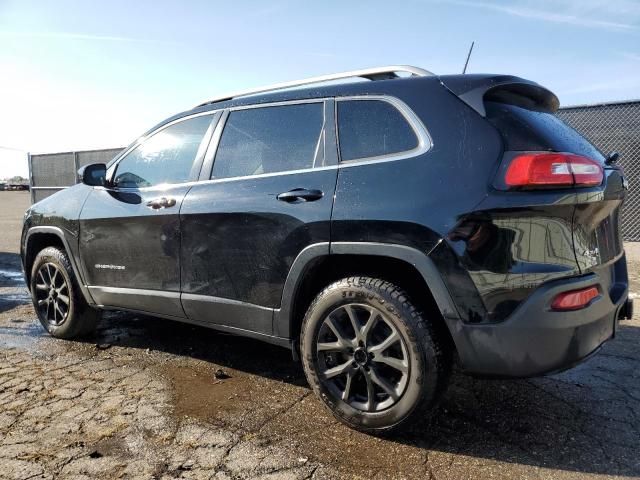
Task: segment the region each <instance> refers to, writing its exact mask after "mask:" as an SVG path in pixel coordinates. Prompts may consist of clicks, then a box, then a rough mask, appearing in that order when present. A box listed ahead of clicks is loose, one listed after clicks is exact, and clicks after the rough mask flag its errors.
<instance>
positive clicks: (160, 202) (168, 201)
mask: <svg viewBox="0 0 640 480" xmlns="http://www.w3.org/2000/svg"><path fill="white" fill-rule="evenodd" d="M175 204H176V199H175V198H171V197H168V198H167V197H160V198H154V199H153V200H149V201H148V202H147V207H149V208H151V209H153V210H160V209H161V208H170V207H173V206H174V205H175Z"/></svg>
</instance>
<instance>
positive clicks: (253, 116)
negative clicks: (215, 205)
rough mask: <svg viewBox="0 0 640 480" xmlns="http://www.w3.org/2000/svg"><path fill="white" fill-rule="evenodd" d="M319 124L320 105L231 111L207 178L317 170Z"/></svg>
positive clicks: (320, 159) (320, 119)
mask: <svg viewBox="0 0 640 480" xmlns="http://www.w3.org/2000/svg"><path fill="white" fill-rule="evenodd" d="M323 124H324V104H323V103H319V102H315V103H303V104H294V105H284V106H277V107H258V108H250V109H246V110H236V111H232V112H231V113H230V114H229V117H228V119H227V122H226V124H225V126H224V130H223V132H222V138H221V139H220V145H219V146H218V151H217V152H216V157H215V161H214V164H213V172H212V177H211V178H229V177H244V176H248V175H259V174H263V173H275V172H284V171H287V170H299V169H305V168H312V167H314V166H320V165H321V164H322V158H321V157H322V155H323V152H324V149H323V148H322V139H323V136H322V127H323Z"/></svg>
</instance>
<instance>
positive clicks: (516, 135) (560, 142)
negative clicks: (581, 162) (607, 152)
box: [485, 102, 604, 162]
mask: <svg viewBox="0 0 640 480" xmlns="http://www.w3.org/2000/svg"><path fill="white" fill-rule="evenodd" d="M485 109H486V112H487V120H489V121H490V122H491V123H492V124H493V125H494V126H495V127H496V128H497V129H498V130H499V131H500V134H501V135H502V138H503V140H504V143H505V149H506V150H510V151H523V150H552V151H555V152H569V153H575V154H577V155H583V156H585V157H589V158H592V159H594V160H598V161H601V162H604V157H603V155H602V153H601V152H600V151H599V150H598V149H597V148H596V147H594V146H593V145H591V144H590V143H589V142H588V141H587V140H586V139H585V138H584V137H583V136H582V135H580V134H579V133H578V132H576V131H575V130H574V129H573V128H571V127H569V126H568V125H567V124H566V123H564V122H563V121H562V120H560V119H559V118H558V117H556V116H555V115H553V114H552V113H548V112H542V111H536V110H528V109H526V108H522V107H517V106H515V105H509V104H506V103H498V102H485Z"/></svg>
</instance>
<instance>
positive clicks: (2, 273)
mask: <svg viewBox="0 0 640 480" xmlns="http://www.w3.org/2000/svg"><path fill="white" fill-rule="evenodd" d="M0 277H4V278H8V279H12V280H20V283H23V282H24V275H23V274H22V272H21V271H20V270H5V269H2V268H0Z"/></svg>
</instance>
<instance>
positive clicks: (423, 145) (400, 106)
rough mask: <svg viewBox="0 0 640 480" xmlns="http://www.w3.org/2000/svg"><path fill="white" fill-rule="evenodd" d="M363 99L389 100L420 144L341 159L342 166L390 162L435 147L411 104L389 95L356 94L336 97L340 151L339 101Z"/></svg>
mask: <svg viewBox="0 0 640 480" xmlns="http://www.w3.org/2000/svg"><path fill="white" fill-rule="evenodd" d="M361 100H369V101H371V100H373V101H380V102H387V103H389V104H390V105H391V106H393V107H394V108H395V109H396V110H398V111H399V112H400V114H401V115H402V116H403V117H404V119H405V120H406V121H407V123H408V124H409V127H411V129H412V130H413V133H414V134H415V135H416V138H417V139H418V145H417V146H416V147H415V148H412V149H411V150H405V151H402V152H396V153H388V154H386V155H377V156H374V157H361V158H354V159H352V160H342V159H341V160H340V167H351V166H356V165H370V164H372V163H380V162H390V161H394V160H404V159H406V158H411V157H417V156H419V155H423V154H424V153H427V152H428V151H429V150H431V148H432V147H433V140H432V139H431V135H429V132H428V130H427V128H426V127H425V126H424V124H423V123H422V121H421V120H420V118H418V116H417V115H416V114H415V112H414V111H413V110H412V109H411V108H409V106H408V105H407V104H406V103H404V102H403V101H402V100H400V99H398V98H396V97H392V96H389V95H355V96H350V97H336V136H337V142H338V152H340V134H339V128H338V125H339V123H340V119H339V118H338V103H339V102H348V101H361Z"/></svg>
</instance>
